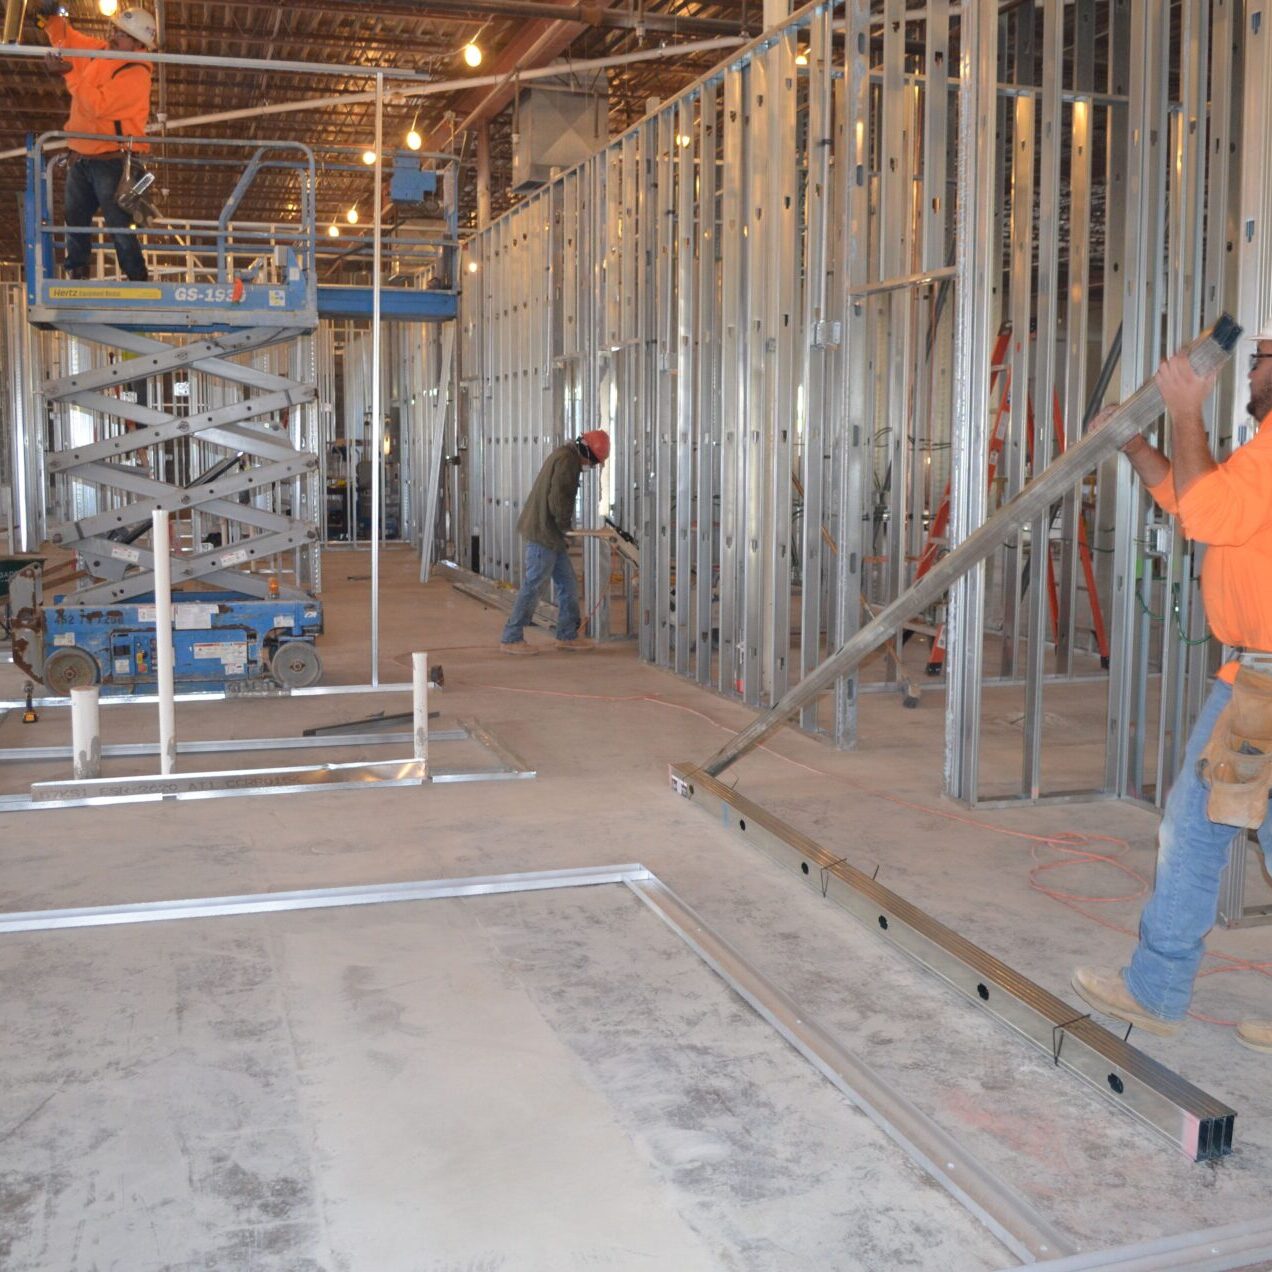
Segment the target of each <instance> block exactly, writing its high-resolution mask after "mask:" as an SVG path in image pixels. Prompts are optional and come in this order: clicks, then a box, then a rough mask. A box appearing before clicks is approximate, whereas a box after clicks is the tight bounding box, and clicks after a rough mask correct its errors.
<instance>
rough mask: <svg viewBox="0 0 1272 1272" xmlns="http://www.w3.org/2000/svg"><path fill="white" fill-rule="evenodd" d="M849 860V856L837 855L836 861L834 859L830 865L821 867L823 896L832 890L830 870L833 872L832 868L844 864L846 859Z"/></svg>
mask: <svg viewBox="0 0 1272 1272" xmlns="http://www.w3.org/2000/svg"><path fill="white" fill-rule="evenodd" d="M847 860H848V858H847V857H836V858H835V860H834V861H832V862H831V863H830V865H828V866H822V868H821V894H822V896H823V897H825V895H826V893H827V892H828V891H829V890H830V872H831V871H832V870H833V869H834V868H835V867H836V866H842V865H843V864H844V862H845V861H847Z"/></svg>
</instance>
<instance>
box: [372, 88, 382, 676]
mask: <svg viewBox="0 0 1272 1272" xmlns="http://www.w3.org/2000/svg"><path fill="white" fill-rule="evenodd" d="M383 149H384V73H383V72H382V71H381V72H378V73H377V74H376V77H375V169H374V171H375V195H374V198H375V221H374V224H373V227H372V236H371V250H372V252H373V253H374V256H375V259H374V261H373V262H372V264H371V451H372V455H371V683H372V684H373V685H378V684H379V683H380V483H381V481H382V480H383V478H384V420H383V418H382V416H383V411H384V407H383V403H382V402H381V401H380V375H381V368H380V357H381V350H380V325H381V324H380V284H381V278H382V272H383V271H382V269H381V263H380V250H381V246H382V238H383V222H384V208H383V202H382V195H383V193H384V192H383V189H382V188H381V175H382V174H383V172H384V156H383V154H381V151H382V150H383Z"/></svg>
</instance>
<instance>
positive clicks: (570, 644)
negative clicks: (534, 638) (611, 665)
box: [556, 636, 596, 649]
mask: <svg viewBox="0 0 1272 1272" xmlns="http://www.w3.org/2000/svg"><path fill="white" fill-rule="evenodd" d="M556 647H557V648H558V649H595V648H596V642H595V641H594V640H588V638H587V637H586V636H576V637H575V638H574V639H573V640H559V641H557V643H556Z"/></svg>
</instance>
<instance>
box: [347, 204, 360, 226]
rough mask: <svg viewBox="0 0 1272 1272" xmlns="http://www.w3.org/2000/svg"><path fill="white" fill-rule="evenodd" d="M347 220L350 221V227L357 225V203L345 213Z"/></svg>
mask: <svg viewBox="0 0 1272 1272" xmlns="http://www.w3.org/2000/svg"><path fill="white" fill-rule="evenodd" d="M345 220H346V221H348V222H349V224H350V225H357V223H358V205H357V204H356V203H355V204H354V205H353V207H351V208H350V209H349V210H348V212H346V213H345Z"/></svg>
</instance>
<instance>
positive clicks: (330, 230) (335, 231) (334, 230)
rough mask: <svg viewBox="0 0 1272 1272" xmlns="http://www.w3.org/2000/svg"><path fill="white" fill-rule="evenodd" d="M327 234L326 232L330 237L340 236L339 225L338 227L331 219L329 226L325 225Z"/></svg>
mask: <svg viewBox="0 0 1272 1272" xmlns="http://www.w3.org/2000/svg"><path fill="white" fill-rule="evenodd" d="M327 234H328V235H329V236H330V237H331V238H339V237H340V227H339V226H338V225H337V224H336V223H335V222H334V221H332V223H331V224H330V225H329V226H327Z"/></svg>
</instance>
